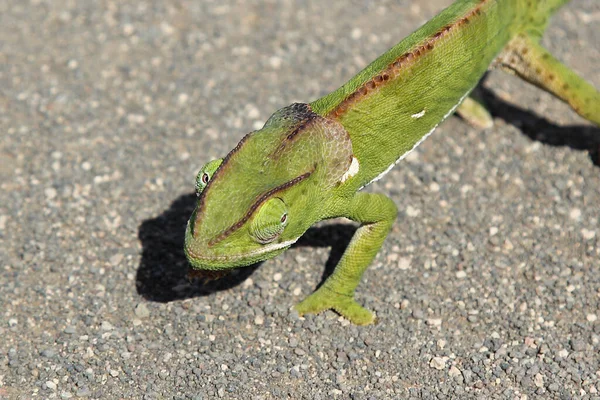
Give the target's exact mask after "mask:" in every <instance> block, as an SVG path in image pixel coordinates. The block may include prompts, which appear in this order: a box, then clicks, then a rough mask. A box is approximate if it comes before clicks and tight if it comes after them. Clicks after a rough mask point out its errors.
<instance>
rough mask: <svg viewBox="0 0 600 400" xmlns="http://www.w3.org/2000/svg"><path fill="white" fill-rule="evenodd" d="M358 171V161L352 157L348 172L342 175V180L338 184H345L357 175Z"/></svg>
mask: <svg viewBox="0 0 600 400" xmlns="http://www.w3.org/2000/svg"><path fill="white" fill-rule="evenodd" d="M359 170H360V165H359V163H358V160H357V159H356V157H352V162H351V163H350V166H349V167H348V171H346V172H345V173H344V175H342V179H341V180H340V182H346V181H347V180H348V179H350V178H352V177H353V176H354V175H356V174H358V171H359Z"/></svg>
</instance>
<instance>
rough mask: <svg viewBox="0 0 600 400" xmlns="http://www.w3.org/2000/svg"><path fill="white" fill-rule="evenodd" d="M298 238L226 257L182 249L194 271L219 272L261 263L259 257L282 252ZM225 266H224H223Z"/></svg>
mask: <svg viewBox="0 0 600 400" xmlns="http://www.w3.org/2000/svg"><path fill="white" fill-rule="evenodd" d="M297 240H298V238H296V239H293V240H287V241H285V242H280V243H270V244H268V245H266V246H262V247H260V248H258V249H255V250H252V251H249V252H247V253H244V254H227V255H204V254H198V253H197V252H195V251H194V250H192V249H191V248H190V246H188V245H187V243H186V246H185V248H184V250H185V255H186V257H187V259H188V261H189V262H190V264H192V266H193V267H194V269H201V270H203V269H207V270H220V269H230V268H233V267H242V266H245V265H250V264H253V263H255V262H258V261H261V258H260V256H262V255H264V254H268V253H272V252H274V251H277V250H284V249H286V248H288V247H290V246H291V245H293V244H294V243H296V241H297ZM223 264H225V265H223Z"/></svg>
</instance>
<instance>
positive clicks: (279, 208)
mask: <svg viewBox="0 0 600 400" xmlns="http://www.w3.org/2000/svg"><path fill="white" fill-rule="evenodd" d="M287 223H288V214H287V206H286V205H285V203H284V202H283V200H281V199H280V198H277V197H275V198H272V199H269V200H267V201H266V202H265V203H264V204H263V205H262V206H261V207H260V209H259V210H258V211H257V212H256V214H255V215H254V218H253V219H252V223H251V224H250V235H251V236H252V237H253V238H254V240H256V241H257V242H258V243H260V244H267V243H271V242H273V241H274V240H275V239H277V238H278V237H279V236H280V235H281V234H282V233H283V230H284V229H285V227H286V226H287Z"/></svg>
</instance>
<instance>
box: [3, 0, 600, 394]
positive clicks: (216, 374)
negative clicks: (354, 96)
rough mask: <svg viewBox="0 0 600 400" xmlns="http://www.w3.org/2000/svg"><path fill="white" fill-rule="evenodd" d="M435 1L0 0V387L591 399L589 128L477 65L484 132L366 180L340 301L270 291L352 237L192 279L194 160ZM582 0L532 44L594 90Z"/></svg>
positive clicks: (451, 129)
mask: <svg viewBox="0 0 600 400" xmlns="http://www.w3.org/2000/svg"><path fill="white" fill-rule="evenodd" d="M448 4H449V1H441V0H435V1H427V2H421V1H415V0H398V1H384V0H382V1H366V0H365V1H343V2H342V1H335V2H321V1H291V0H290V1H287V0H286V1H273V0H270V1H259V0H256V1H252V2H248V1H246V2H243V1H240V2H233V1H229V0H220V1H188V0H180V1H75V0H56V1H49V0H31V1H20V0H8V1H6V0H5V1H2V2H0V135H1V142H0V159H1V163H0V398H1V399H5V398H6V399H45V398H57V399H69V398H89V399H120V398H123V399H138V398H145V399H213V398H223V399H249V398H252V399H281V398H291V399H330V398H338V399H392V398H399V399H405V398H411V399H417V398H425V399H430V398H437V399H492V398H493V399H537V398H548V399H551V398H560V399H571V398H573V399H579V398H582V399H590V398H598V397H599V395H598V391H599V390H600V353H599V351H600V321H599V320H598V317H599V316H600V310H599V303H600V261H599V260H600V250H599V247H600V168H599V166H598V165H599V161H598V157H599V156H598V150H599V149H600V130H599V129H597V128H593V127H591V126H590V125H588V124H586V123H585V122H584V121H582V120H581V119H579V118H578V117H577V116H576V115H575V114H574V113H573V112H571V111H570V110H569V109H568V108H567V107H566V106H565V105H563V104H562V103H560V102H559V101H557V100H555V99H552V98H551V97H550V96H548V95H546V94H545V93H542V92H540V91H539V90H536V89H534V88H532V87H530V86H528V85H526V84H524V83H522V82H519V81H518V80H517V79H515V78H513V77H510V76H507V75H505V74H502V73H501V72H492V73H491V74H490V75H489V76H488V79H487V80H486V81H485V83H484V85H483V89H482V91H483V96H484V98H485V100H486V101H487V102H488V104H489V105H490V107H491V108H492V109H493V112H494V115H495V127H494V128H493V129H489V130H486V131H481V130H477V129H474V128H471V127H469V126H468V125H466V124H465V123H464V122H462V121H461V120H459V119H458V118H451V119H450V120H448V121H447V122H446V123H444V124H443V125H442V126H441V127H440V128H439V129H438V131H437V132H436V133H435V134H434V135H432V137H431V138H430V139H428V140H427V141H426V142H425V143H424V144H423V145H422V146H421V147H420V148H419V149H418V151H416V152H414V153H413V154H412V155H411V156H410V157H409V158H408V159H407V160H406V161H405V162H403V163H401V164H400V165H399V166H397V167H396V168H395V169H394V170H393V171H392V172H390V173H389V174H388V175H387V176H386V178H385V179H383V180H381V181H379V182H377V183H376V184H374V185H372V186H371V187H370V188H369V190H372V191H375V192H385V193H388V194H389V195H390V196H391V197H392V198H393V199H394V201H395V202H396V204H397V205H398V207H399V210H400V212H399V215H398V220H397V223H396V224H395V226H394V229H393V231H392V233H391V235H390V236H389V238H388V239H387V240H386V242H385V244H384V247H383V249H382V250H381V251H380V253H379V255H378V257H377V259H376V261H375V262H374V264H373V266H372V267H371V268H370V269H369V270H368V272H367V273H366V274H365V278H364V280H363V282H362V284H361V285H360V287H359V290H358V299H359V301H361V302H362V303H364V304H365V305H366V306H367V307H369V308H371V309H373V310H375V311H376V312H377V315H378V317H379V319H380V323H379V324H378V325H375V326H370V327H362V328H359V327H355V326H350V325H348V324H347V323H346V322H345V321H343V320H342V319H341V318H339V317H338V316H337V315H336V314H334V313H332V312H327V313H325V314H322V315H320V316H318V317H312V316H310V317H307V318H305V319H301V318H298V316H297V315H295V314H294V313H293V312H291V311H290V307H291V306H292V305H293V304H295V303H297V302H298V301H300V300H301V299H302V298H303V297H304V296H306V295H307V294H309V293H310V292H311V291H312V290H313V289H314V288H315V287H316V286H317V285H318V283H319V282H320V281H321V277H322V275H323V271H324V268H325V266H326V265H327V266H328V268H331V266H332V265H333V264H334V263H335V260H336V259H337V258H339V255H340V252H341V251H342V250H343V248H344V246H345V245H346V243H347V242H348V240H349V238H350V236H351V235H352V233H353V231H354V229H355V228H354V225H352V224H349V223H348V222H347V221H341V220H340V221H333V223H329V224H322V225H320V226H319V227H317V228H314V229H311V230H310V231H309V233H308V234H307V235H306V237H305V238H304V239H302V241H301V242H300V243H299V245H298V246H296V247H294V248H293V249H291V250H289V251H287V252H286V253H285V254H284V255H283V256H280V257H278V258H276V259H274V260H270V261H267V262H264V263H262V265H260V267H258V268H249V269H244V270H241V271H239V272H238V273H237V274H236V275H233V276H232V277H230V278H227V279H224V280H222V281H217V282H216V283H209V284H206V285H203V284H201V283H199V282H196V281H191V282H190V281H188V279H186V272H187V271H186V261H185V258H184V255H183V252H182V240H183V229H184V226H185V222H186V220H187V218H188V216H189V214H190V213H191V211H192V208H193V206H194V195H193V186H194V177H195V174H196V172H197V171H198V169H199V168H200V167H201V166H202V165H203V164H204V163H205V162H207V161H209V160H210V159H212V158H216V157H219V156H222V155H224V154H226V152H227V151H228V150H229V149H231V148H232V147H233V146H234V145H235V144H236V142H237V141H238V140H239V139H240V138H241V137H242V135H243V134H245V133H246V132H248V131H250V130H252V129H255V128H258V127H260V126H261V125H262V124H263V123H264V121H265V120H266V119H267V118H268V117H269V115H270V114H271V113H272V112H273V111H275V110H277V109H278V108H280V107H283V106H285V105H288V104H290V103H292V102H294V101H304V102H306V101H311V100H313V99H315V98H317V97H319V96H321V95H324V94H326V93H328V92H329V91H331V90H333V89H335V88H336V87H337V86H339V85H340V84H342V83H343V82H344V81H345V80H346V79H348V78H349V77H351V76H352V75H353V74H354V73H355V72H357V71H358V70H360V69H361V68H362V67H364V66H365V65H366V64H367V63H368V62H369V61H371V60H372V59H374V58H375V57H376V56H377V55H378V54H380V53H381V52H383V51H384V50H386V49H387V48H389V47H390V46H392V45H393V44H395V43H396V42H397V41H398V40H399V39H401V38H402V37H404V36H405V35H407V34H408V33H410V32H411V31H412V30H413V29H415V28H416V27H418V26H419V25H420V24H422V23H423V22H424V21H426V20H427V19H428V18H430V17H431V16H433V15H434V14H435V13H436V12H438V11H439V10H440V9H441V8H443V7H444V6H446V5H448ZM599 43H600V2H598V1H596V0H575V1H573V2H572V3H571V4H569V5H568V6H567V7H565V8H564V9H562V10H561V12H560V13H559V14H558V15H557V16H556V17H555V19H554V23H553V24H552V26H551V29H550V30H549V31H548V33H547V35H546V39H545V44H546V45H547V46H549V47H550V48H551V49H552V51H553V52H555V54H557V56H558V57H559V58H561V59H562V60H564V61H565V62H566V63H567V64H568V65H570V66H572V67H574V68H575V69H576V70H577V71H579V72H580V73H581V74H582V75H584V76H586V77H587V78H588V79H589V80H590V81H592V82H593V83H594V84H595V85H596V87H600V45H599Z"/></svg>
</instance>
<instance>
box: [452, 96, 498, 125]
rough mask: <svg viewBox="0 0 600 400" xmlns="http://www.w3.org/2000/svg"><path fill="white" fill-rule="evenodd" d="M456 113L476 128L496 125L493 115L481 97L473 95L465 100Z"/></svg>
mask: <svg viewBox="0 0 600 400" xmlns="http://www.w3.org/2000/svg"><path fill="white" fill-rule="evenodd" d="M456 113H457V114H458V115H460V116H461V117H462V118H463V119H464V120H465V121H467V122H468V123H469V124H471V125H472V126H474V127H476V128H482V129H486V128H491V127H492V126H494V119H493V118H492V115H491V114H490V113H489V111H488V110H486V108H485V106H484V105H483V103H482V102H481V101H479V99H477V98H474V97H472V96H469V97H467V98H466V99H465V100H464V101H463V103H462V104H461V105H460V106H459V107H458V109H457V110H456Z"/></svg>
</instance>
